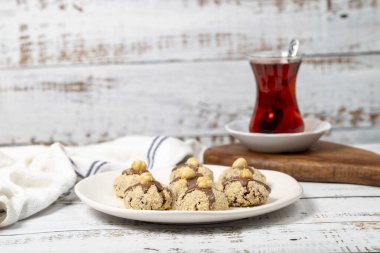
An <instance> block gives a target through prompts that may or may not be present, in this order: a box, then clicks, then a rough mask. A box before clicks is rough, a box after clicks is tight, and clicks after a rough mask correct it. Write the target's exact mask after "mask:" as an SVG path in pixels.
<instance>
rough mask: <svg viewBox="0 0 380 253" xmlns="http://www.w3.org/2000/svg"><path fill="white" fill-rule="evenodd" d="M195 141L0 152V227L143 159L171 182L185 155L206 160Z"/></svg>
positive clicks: (130, 140)
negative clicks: (82, 183) (85, 181)
mask: <svg viewBox="0 0 380 253" xmlns="http://www.w3.org/2000/svg"><path fill="white" fill-rule="evenodd" d="M203 151H204V150H203V148H202V147H201V146H200V145H199V143H198V142H197V141H195V140H188V141H185V142H184V141H180V140H178V139H176V138H171V137H164V136H157V137H147V136H127V137H124V138H121V139H117V140H114V141H111V142H106V143H101V144H96V145H89V146H81V147H63V146H62V145H61V144H58V143H56V144H53V145H51V146H49V147H46V146H24V147H10V148H9V147H8V148H1V149H0V227H4V226H7V225H10V224H13V223H15V222H16V221H18V220H21V219H25V218H27V217H29V216H31V215H33V214H35V213H37V212H38V211H41V210H42V209H44V208H46V207H48V206H49V205H50V204H52V203H53V202H54V201H55V200H57V199H58V198H59V196H61V195H62V194H67V193H68V192H70V190H72V188H73V186H74V185H75V182H76V180H78V179H82V178H85V177H88V176H90V175H93V174H96V173H99V172H102V171H108V170H122V169H125V168H127V167H129V166H130V164H131V163H132V162H133V161H134V160H137V159H139V160H144V161H146V162H147V164H148V169H149V170H151V171H152V173H153V175H154V176H155V178H156V179H157V180H159V181H161V180H162V179H163V178H167V177H168V176H169V174H170V170H171V168H172V167H173V166H175V165H176V164H178V163H179V162H181V161H183V160H184V159H185V158H186V157H189V156H196V157H197V158H198V159H200V161H201V158H202V154H203Z"/></svg>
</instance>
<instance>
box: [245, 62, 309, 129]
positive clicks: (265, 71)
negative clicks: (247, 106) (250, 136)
mask: <svg viewBox="0 0 380 253" xmlns="http://www.w3.org/2000/svg"><path fill="white" fill-rule="evenodd" d="M250 64H251V68H252V71H253V73H254V75H255V79H256V86H257V97H256V105H255V108H254V111H253V115H252V118H251V123H250V125H249V131H250V132H255V133H298V132H303V131H304V123H303V120H302V116H301V114H300V111H299V109H298V105H297V99H296V78H297V72H298V69H299V67H300V64H301V58H300V57H281V56H279V57H252V58H251V61H250Z"/></svg>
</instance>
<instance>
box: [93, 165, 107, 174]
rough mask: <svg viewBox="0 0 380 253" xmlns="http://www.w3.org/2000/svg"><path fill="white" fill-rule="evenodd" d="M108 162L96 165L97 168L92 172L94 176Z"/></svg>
mask: <svg viewBox="0 0 380 253" xmlns="http://www.w3.org/2000/svg"><path fill="white" fill-rule="evenodd" d="M107 163H108V162H102V163H101V164H99V165H98V167H97V168H96V169H95V170H94V173H93V174H94V175H95V174H96V173H98V172H99V170H100V169H101V168H102V167H103V165H105V164H107Z"/></svg>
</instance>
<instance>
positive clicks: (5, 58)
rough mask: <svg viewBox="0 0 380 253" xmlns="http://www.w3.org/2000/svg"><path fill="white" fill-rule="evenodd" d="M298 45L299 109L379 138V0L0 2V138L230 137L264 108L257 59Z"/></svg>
mask: <svg viewBox="0 0 380 253" xmlns="http://www.w3.org/2000/svg"><path fill="white" fill-rule="evenodd" d="M293 37H298V38H299V39H300V41H301V46H302V52H303V53H305V54H306V55H307V57H306V58H305V59H304V62H303V65H302V66H301V69H300V73H299V79H298V81H297V86H298V87H297V88H298V90H297V92H298V94H297V96H298V99H299V105H300V108H301V111H302V113H303V114H304V115H305V116H313V117H318V118H321V119H325V120H328V121H330V122H332V123H333V125H334V131H333V132H332V133H331V135H330V136H328V137H327V138H328V139H331V140H335V141H339V142H345V143H355V142H356V143H357V142H379V141H380V98H379V97H380V2H379V1H377V0H367V1H365V0H357V1H340V0H310V1H306V0H293V1H281V0H252V1H247V0H182V1H179V0H160V1H155V0H141V1H132V0H113V1H100V0H98V1H89V0H87V1H86V0H79V1H76V0H60V1H53V0H14V1H10V0H0V122H1V128H0V129H1V131H0V143H2V144H12V143H13V144H22V143H36V142H52V141H56V140H58V141H63V142H65V143H69V144H83V143H93V142H98V141H104V140H108V139H112V138H115V137H117V136H121V135H125V134H149V135H156V134H166V135H176V136H184V137H187V136H194V137H198V138H200V139H201V140H202V141H204V142H205V143H221V142H227V141H230V138H229V137H227V135H226V134H225V132H224V130H223V126H224V124H225V123H227V122H229V121H231V120H234V119H237V118H243V117H247V116H249V115H250V114H251V111H252V106H253V104H254V97H255V89H254V80H253V75H252V73H251V71H250V68H249V65H248V62H247V60H246V55H248V54H249V53H252V52H255V51H266V50H279V49H285V48H286V47H287V43H288V41H289V40H290V39H291V38H293Z"/></svg>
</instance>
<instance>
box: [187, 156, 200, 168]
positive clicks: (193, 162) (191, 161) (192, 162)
mask: <svg viewBox="0 0 380 253" xmlns="http://www.w3.org/2000/svg"><path fill="white" fill-rule="evenodd" d="M186 164H188V165H192V166H195V167H198V166H199V162H198V160H197V158H195V157H190V158H189V159H187V161H186Z"/></svg>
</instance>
